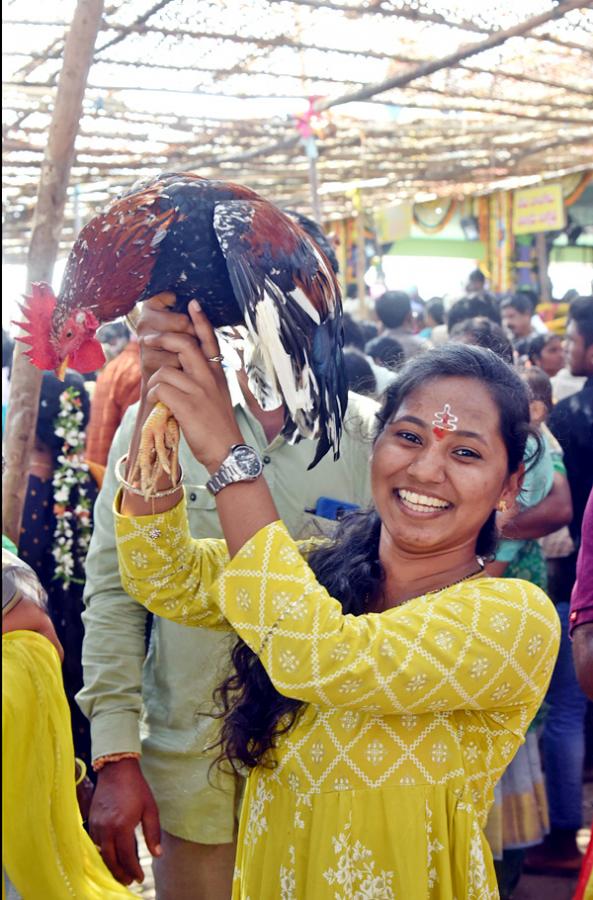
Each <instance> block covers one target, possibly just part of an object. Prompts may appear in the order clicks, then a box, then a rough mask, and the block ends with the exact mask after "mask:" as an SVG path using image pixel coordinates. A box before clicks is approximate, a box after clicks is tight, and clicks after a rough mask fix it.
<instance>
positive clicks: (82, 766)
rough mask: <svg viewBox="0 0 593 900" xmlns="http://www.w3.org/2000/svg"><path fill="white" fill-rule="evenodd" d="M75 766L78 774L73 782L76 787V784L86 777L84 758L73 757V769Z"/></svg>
mask: <svg viewBox="0 0 593 900" xmlns="http://www.w3.org/2000/svg"><path fill="white" fill-rule="evenodd" d="M76 766H78V772H79V774H78V775H77V776H76V778H75V781H74V784H75V785H76V787H78V785H79V784H82V782H83V781H84V779H85V778H86V774H87V768H86V763H85V762H84V760H82V759H79V758H78V757H75V759H74V768H75V769H76Z"/></svg>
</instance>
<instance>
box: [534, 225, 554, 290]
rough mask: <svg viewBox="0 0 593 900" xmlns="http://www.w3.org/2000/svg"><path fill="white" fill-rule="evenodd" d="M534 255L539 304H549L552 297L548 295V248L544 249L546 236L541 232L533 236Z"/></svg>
mask: <svg viewBox="0 0 593 900" xmlns="http://www.w3.org/2000/svg"><path fill="white" fill-rule="evenodd" d="M535 254H536V257H537V280H538V282H539V302H540V303H549V302H550V300H551V299H552V295H551V293H550V279H549V278H548V248H547V247H546V235H545V234H544V233H543V232H540V233H539V234H536V236H535Z"/></svg>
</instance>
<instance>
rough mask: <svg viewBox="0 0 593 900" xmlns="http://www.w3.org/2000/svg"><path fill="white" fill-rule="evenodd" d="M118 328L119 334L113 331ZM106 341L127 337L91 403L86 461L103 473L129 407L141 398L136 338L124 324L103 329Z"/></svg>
mask: <svg viewBox="0 0 593 900" xmlns="http://www.w3.org/2000/svg"><path fill="white" fill-rule="evenodd" d="M116 328H117V332H114V331H113V329H116ZM103 331H104V332H105V334H104V335H103V339H104V340H105V339H107V341H108V342H109V343H111V340H115V339H116V338H121V336H125V337H127V339H128V341H127V343H126V344H125V346H124V348H123V350H122V351H121V352H120V353H118V354H117V356H115V357H114V358H113V359H111V360H110V361H109V362H108V363H107V365H106V366H105V367H104V369H102V371H101V372H100V373H99V375H98V376H97V383H96V386H95V390H94V392H93V398H92V402H91V418H90V422H89V425H88V428H87V434H86V460H87V462H88V463H89V464H91V465H92V466H93V474H94V475H95V476H97V474H98V472H97V467H100V469H99V472H102V470H103V469H104V467H105V466H106V464H107V456H108V454H109V449H110V447H111V442H112V441H113V437H114V435H115V432H116V431H117V428H118V426H119V423H120V422H121V420H122V418H123V416H124V413H125V411H126V409H127V408H128V406H131V405H132V403H136V401H137V400H138V399H139V397H140V377H141V372H140V348H139V345H138V341H137V340H136V337H135V336H134V335H130V332H129V330H128V329H127V328H126V326H125V325H124V324H123V323H122V322H115V323H113V324H112V325H108V326H106V327H105V329H103Z"/></svg>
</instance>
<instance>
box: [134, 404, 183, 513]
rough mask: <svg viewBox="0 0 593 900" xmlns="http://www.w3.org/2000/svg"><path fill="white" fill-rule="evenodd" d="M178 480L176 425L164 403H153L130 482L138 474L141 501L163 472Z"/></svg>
mask: <svg viewBox="0 0 593 900" xmlns="http://www.w3.org/2000/svg"><path fill="white" fill-rule="evenodd" d="M165 472H166V473H167V475H169V476H170V478H171V481H172V483H173V485H174V486H175V485H177V484H178V482H179V425H178V424H177V420H176V419H175V418H174V417H173V416H172V415H171V410H170V409H168V407H166V406H165V404H164V403H157V404H156V406H155V407H154V409H153V410H152V412H151V413H150V415H149V416H148V418H147V420H146V422H145V423H144V425H143V427H142V435H141V437H140V447H139V449H138V455H137V457H136V462H135V464H134V470H133V473H132V481H133V480H134V479H135V478H137V477H138V475H139V476H140V488H141V490H142V493H143V495H144V499H145V500H150V498H151V496H153V495H154V493H155V490H156V485H157V483H158V480H159V478H160V477H161V475H162V474H163V473H165Z"/></svg>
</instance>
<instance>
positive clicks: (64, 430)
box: [52, 388, 92, 589]
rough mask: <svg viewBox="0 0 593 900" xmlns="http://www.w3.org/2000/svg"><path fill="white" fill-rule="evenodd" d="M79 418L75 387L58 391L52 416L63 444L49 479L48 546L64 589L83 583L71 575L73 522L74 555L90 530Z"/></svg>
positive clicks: (81, 548)
mask: <svg viewBox="0 0 593 900" xmlns="http://www.w3.org/2000/svg"><path fill="white" fill-rule="evenodd" d="M83 421H84V416H83V413H82V404H81V401H80V393H79V391H77V390H76V388H67V389H66V390H65V391H64V392H63V394H61V395H60V411H59V413H58V415H57V416H56V418H55V420H54V430H55V434H56V435H57V436H58V437H60V438H62V440H63V444H62V453H61V454H60V455H59V456H58V460H57V462H58V466H57V468H56V469H55V471H54V477H53V482H52V485H53V491H54V513H55V515H56V529H55V531H54V546H53V550H52V554H53V557H54V559H55V561H56V569H55V573H54V578H56V579H58V580H59V581H62V583H63V586H64V588H65V589H67V588H68V587H69V586H70V584H71V582H74V583H75V584H82V583H83V581H82V579H80V578H75V577H74V567H75V563H76V559H75V556H74V540H75V530H74V526H75V525H76V543H77V548H76V549H77V554H76V555H77V557H78V559H81V560H84V558H85V557H86V554H87V550H88V547H89V542H90V539H91V531H92V526H91V500H90V498H89V497H88V494H87V492H86V484H87V481H88V477H89V474H88V473H89V469H88V466H87V465H86V463H85V462H84V459H83V453H84V439H85V433H84V429H83V427H82V423H83ZM75 489H77V490H75Z"/></svg>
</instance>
